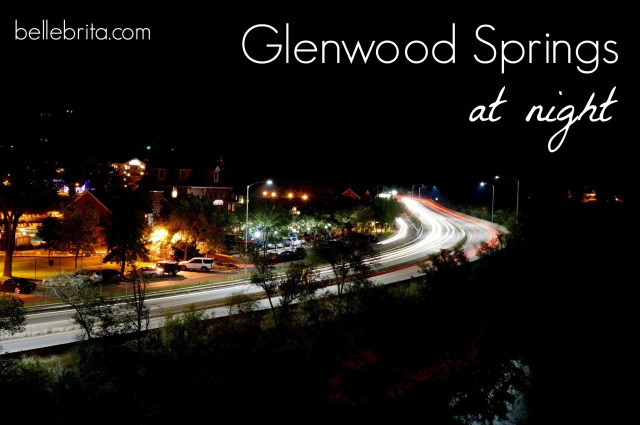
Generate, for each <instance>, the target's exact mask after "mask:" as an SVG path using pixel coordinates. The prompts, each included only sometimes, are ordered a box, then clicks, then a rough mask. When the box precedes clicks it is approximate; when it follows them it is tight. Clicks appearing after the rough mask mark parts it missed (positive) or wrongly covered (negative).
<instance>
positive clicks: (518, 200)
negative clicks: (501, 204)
mask: <svg viewBox="0 0 640 425" xmlns="http://www.w3.org/2000/svg"><path fill="white" fill-rule="evenodd" d="M500 177H502V178H504V179H509V180H513V181H514V182H516V224H518V206H519V204H520V180H518V179H514V178H513V177H504V176H496V180H498V179H499V178H500Z"/></svg>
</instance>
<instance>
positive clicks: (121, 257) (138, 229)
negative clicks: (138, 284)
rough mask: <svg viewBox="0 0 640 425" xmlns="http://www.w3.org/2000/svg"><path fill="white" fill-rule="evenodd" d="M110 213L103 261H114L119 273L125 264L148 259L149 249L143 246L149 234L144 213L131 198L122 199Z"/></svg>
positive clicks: (122, 270) (122, 271)
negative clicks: (105, 253) (105, 252)
mask: <svg viewBox="0 0 640 425" xmlns="http://www.w3.org/2000/svg"><path fill="white" fill-rule="evenodd" d="M116 205H117V207H116V210H114V212H113V214H112V215H111V225H109V226H107V227H106V229H105V230H106V232H105V234H106V242H107V255H105V257H104V259H103V260H102V262H103V263H116V264H118V265H119V267H120V273H124V269H125V266H126V265H127V264H130V265H133V264H135V262H136V261H138V260H142V261H149V249H148V248H147V247H146V246H145V244H146V242H147V240H146V239H147V237H148V234H149V230H150V229H149V225H148V224H147V222H146V220H145V218H144V213H143V212H142V211H141V210H140V209H139V208H136V206H135V204H134V202H133V200H131V199H128V200H122V201H121V202H119V203H116Z"/></svg>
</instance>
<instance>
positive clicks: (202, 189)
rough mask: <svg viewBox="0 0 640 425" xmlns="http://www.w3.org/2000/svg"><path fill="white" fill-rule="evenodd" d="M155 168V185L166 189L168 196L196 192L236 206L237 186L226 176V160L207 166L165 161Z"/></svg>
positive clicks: (222, 204) (230, 207)
mask: <svg viewBox="0 0 640 425" xmlns="http://www.w3.org/2000/svg"><path fill="white" fill-rule="evenodd" d="M151 172H152V173H153V177H154V179H155V182H154V186H155V187H154V189H155V190H157V191H162V192H164V195H165V197H166V198H167V199H169V198H174V199H179V198H181V197H184V196H189V195H194V196H198V197H202V198H206V199H209V200H211V201H212V202H213V205H216V206H219V207H220V208H223V209H226V210H228V211H233V210H234V208H235V200H234V199H233V197H232V195H233V186H231V185H230V184H227V183H226V182H225V181H224V180H223V178H222V175H223V173H224V165H223V162H222V160H218V161H217V162H216V163H214V164H212V165H210V166H206V165H205V166H204V167H202V166H201V167H198V166H197V165H194V164H186V163H175V164H169V163H164V164H162V165H158V166H157V167H153V168H152V170H151Z"/></svg>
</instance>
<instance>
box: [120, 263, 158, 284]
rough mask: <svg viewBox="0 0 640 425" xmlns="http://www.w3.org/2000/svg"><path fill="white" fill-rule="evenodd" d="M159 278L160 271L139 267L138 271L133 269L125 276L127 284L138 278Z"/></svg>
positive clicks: (152, 267)
mask: <svg viewBox="0 0 640 425" xmlns="http://www.w3.org/2000/svg"><path fill="white" fill-rule="evenodd" d="M156 276H158V269H156V268H155V267H154V266H143V267H138V268H137V269H132V270H129V271H128V272H127V273H126V274H125V275H124V278H123V280H125V281H127V282H131V281H132V280H135V279H136V277H147V278H150V277H156Z"/></svg>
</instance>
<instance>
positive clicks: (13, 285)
mask: <svg viewBox="0 0 640 425" xmlns="http://www.w3.org/2000/svg"><path fill="white" fill-rule="evenodd" d="M36 286H37V285H36V283H35V282H33V281H31V280H29V279H25V278H23V277H10V278H9V279H7V280H5V281H3V282H0V292H13V293H15V294H28V293H30V292H33V291H34V290H35V289H36Z"/></svg>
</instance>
